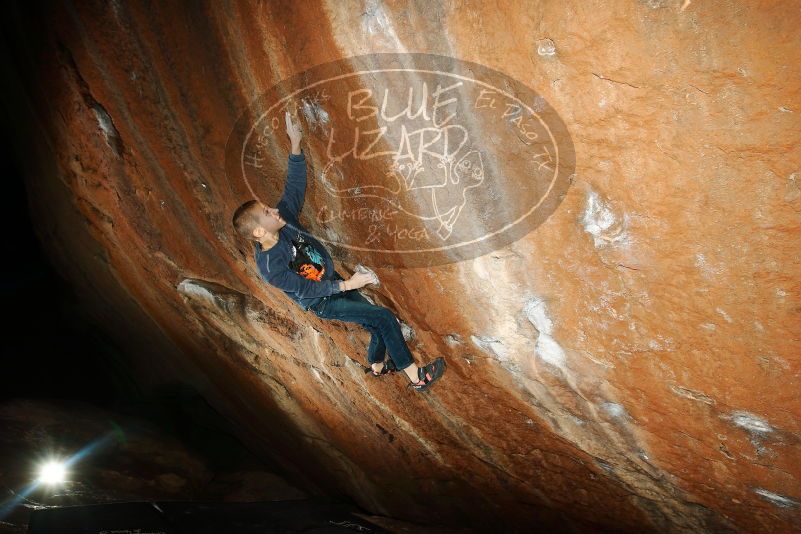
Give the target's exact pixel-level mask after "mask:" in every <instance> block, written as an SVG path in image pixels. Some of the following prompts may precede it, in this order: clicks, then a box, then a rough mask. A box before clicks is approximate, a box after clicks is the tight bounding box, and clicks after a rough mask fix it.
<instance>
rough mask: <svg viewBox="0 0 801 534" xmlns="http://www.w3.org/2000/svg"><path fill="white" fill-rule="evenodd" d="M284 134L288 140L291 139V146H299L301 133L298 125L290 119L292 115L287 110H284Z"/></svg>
mask: <svg viewBox="0 0 801 534" xmlns="http://www.w3.org/2000/svg"><path fill="white" fill-rule="evenodd" d="M286 134H287V135H288V136H289V140H290V141H292V147H293V148H295V147H299V146H300V138H301V135H302V134H301V131H300V125H299V124H297V123H295V122H293V121H292V116H291V115H290V114H289V111H287V112H286ZM293 152H294V150H293Z"/></svg>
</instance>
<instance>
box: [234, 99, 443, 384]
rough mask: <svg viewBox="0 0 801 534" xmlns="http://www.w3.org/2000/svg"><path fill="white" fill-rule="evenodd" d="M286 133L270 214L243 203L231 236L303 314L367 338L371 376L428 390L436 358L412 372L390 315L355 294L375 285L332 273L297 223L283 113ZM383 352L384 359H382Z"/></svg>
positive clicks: (296, 167)
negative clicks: (279, 190) (353, 326)
mask: <svg viewBox="0 0 801 534" xmlns="http://www.w3.org/2000/svg"><path fill="white" fill-rule="evenodd" d="M286 133H287V135H288V136H289V139H290V141H291V143H292V149H291V153H290V154H289V163H288V171H287V177H286V184H285V186H284V194H283V196H282V197H281V200H279V201H278V204H277V206H276V207H275V208H271V207H268V206H266V205H264V204H263V203H262V202H260V201H258V200H250V201H248V202H245V203H244V204H242V205H241V206H239V208H237V209H236V212H235V213H234V216H233V224H234V228H235V230H236V232H237V233H238V234H239V235H241V236H242V237H245V238H246V239H248V240H251V241H253V247H254V250H255V258H256V265H257V267H258V270H259V273H260V274H261V276H262V278H263V279H264V280H265V281H267V282H268V283H269V284H271V285H273V286H275V287H277V288H279V289H281V290H283V291H284V293H286V294H287V295H288V296H289V297H290V298H292V299H293V300H294V301H295V302H297V303H298V305H300V307H301V308H303V309H304V310H311V311H313V312H314V313H315V314H316V315H317V316H318V317H320V318H322V319H332V320H338V321H345V322H351V323H357V324H360V325H362V326H363V327H364V328H366V329H367V330H368V331H369V332H370V333H371V334H372V337H371V339H370V346H369V347H368V349H367V361H368V363H369V364H370V367H369V368H367V369H365V372H371V373H372V375H373V376H382V375H384V374H387V373H392V372H395V371H396V370H402V371H404V372H405V373H406V375H407V376H408V377H409V380H410V382H411V383H410V386H411V387H413V388H414V389H416V390H418V391H423V390H426V389H428V388H429V387H430V386H431V384H433V383H434V382H436V381H437V380H438V379H439V378H440V377H441V376H442V373H443V372H444V371H445V359H444V358H442V357H439V358H437V359H435V360H434V361H432V362H431V363H429V364H428V365H425V366H423V367H418V366H417V365H415V363H414V358H413V356H412V353H411V352H410V351H409V348H408V347H407V346H406V342H405V341H404V339H403V334H402V333H401V329H400V324H399V323H398V320H397V319H396V318H395V315H393V313H392V312H391V311H390V310H389V309H387V308H385V307H383V306H376V305H374V304H370V302H369V301H368V300H367V299H366V298H364V297H363V296H362V295H361V294H360V293H359V292H358V291H357V290H358V289H359V288H361V287H364V286H365V285H367V284H370V283H373V282H375V278H374V276H375V275H374V274H373V273H364V272H356V273H354V274H353V276H351V277H350V278H349V279H348V280H345V279H344V278H342V276H340V275H339V273H337V272H336V271H335V270H334V262H333V260H332V259H331V255H330V254H329V253H328V251H327V250H326V249H325V247H323V246H322V244H321V243H320V242H319V241H318V240H316V239H315V238H314V237H312V236H311V234H309V232H307V231H306V230H305V229H304V228H303V227H302V226H301V225H300V222H299V221H298V217H299V215H300V210H301V208H302V206H303V200H304V197H305V196H306V160H305V157H304V154H303V151H302V150H301V148H300V139H301V131H300V127H299V125H298V124H295V123H294V122H293V121H292V117H291V116H290V114H289V112H288V111H287V112H286ZM387 351H389V358H388V359H387V358H385V356H386V353H387Z"/></svg>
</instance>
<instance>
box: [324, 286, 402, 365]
mask: <svg viewBox="0 0 801 534" xmlns="http://www.w3.org/2000/svg"><path fill="white" fill-rule="evenodd" d="M337 277H338V278H341V277H340V276H339V274H338V273H337ZM309 310H311V311H313V312H314V313H315V314H316V315H317V317H320V318H321V319H334V320H337V321H345V322H348V323H356V324H359V325H361V326H363V327H364V328H366V329H367V330H368V331H369V332H370V333H371V334H372V337H371V338H370V346H369V347H368V348H367V362H368V363H370V364H373V363H377V362H382V361H384V356H385V354H386V352H387V350H388V351H389V357H390V358H392V362H393V363H394V364H395V367H396V368H397V369H406V368H407V367H409V365H411V364H412V363H414V358H413V357H412V353H411V352H409V348H408V347H407V346H406V341H405V340H404V339H403V333H402V332H401V329H400V324H398V320H397V319H395V315H394V314H393V313H392V312H391V311H390V310H389V309H388V308H385V307H383V306H376V305H375V304H370V302H368V301H367V299H366V298H364V297H363V296H362V295H361V294H360V293H359V292H358V290H355V289H352V290H350V291H343V292H342V293H335V294H333V295H330V296H328V297H323V299H322V300H321V301H320V302H318V303H317V304H315V305H314V306H310V307H309Z"/></svg>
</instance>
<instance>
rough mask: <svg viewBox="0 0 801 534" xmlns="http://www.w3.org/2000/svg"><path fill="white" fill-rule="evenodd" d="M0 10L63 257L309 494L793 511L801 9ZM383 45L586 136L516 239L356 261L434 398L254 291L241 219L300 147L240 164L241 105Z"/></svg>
mask: <svg viewBox="0 0 801 534" xmlns="http://www.w3.org/2000/svg"><path fill="white" fill-rule="evenodd" d="M7 10H8V11H7V14H8V16H7V17H6V20H5V21H4V22H3V28H4V34H5V39H6V41H7V43H8V52H7V55H6V59H5V68H6V70H7V72H6V74H5V76H4V78H5V79H6V80H7V82H6V87H5V91H6V98H5V99H4V100H5V103H6V104H7V105H8V112H9V113H10V116H11V117H12V119H13V121H14V122H13V125H14V126H13V127H14V128H15V129H17V130H18V140H19V150H20V153H21V154H24V164H25V168H26V173H27V177H28V191H29V194H30V204H31V205H30V209H31V210H32V213H33V215H34V217H35V218H36V220H37V221H38V226H37V232H38V234H39V235H40V237H41V239H42V241H43V242H44V243H45V244H46V245H47V249H48V250H49V251H50V253H51V254H52V260H53V261H54V263H55V264H56V265H58V266H59V268H60V269H61V270H62V271H63V272H64V275H65V276H67V277H68V278H69V279H70V280H72V281H73V282H74V283H75V284H76V286H77V287H78V288H80V291H81V293H82V294H83V295H84V296H85V297H86V300H87V302H88V303H91V310H92V312H93V313H94V315H95V317H96V318H97V321H98V322H99V323H100V324H102V325H103V327H104V328H107V329H108V330H109V331H110V332H113V333H115V334H116V335H117V337H118V339H120V340H121V342H123V343H124V344H125V346H126V347H127V348H128V349H130V353H131V355H132V358H135V361H136V362H137V365H138V369H139V373H140V375H141V376H140V379H141V380H143V381H144V382H148V383H153V384H155V383H158V382H159V381H163V380H174V379H176V378H179V379H182V380H186V381H189V382H192V383H193V384H195V385H196V386H197V387H199V388H201V389H202V390H203V391H204V394H205V395H206V396H207V397H208V398H209V399H210V401H211V402H213V404H214V405H215V406H216V407H217V408H218V409H219V410H221V411H222V412H224V413H225V414H226V415H227V416H228V417H230V418H231V419H232V420H234V421H236V422H237V424H238V425H239V426H240V428H241V429H242V430H241V432H242V436H243V437H244V438H245V439H247V440H248V441H249V443H251V444H252V446H253V447H254V449H255V450H257V451H259V453H260V454H263V455H265V456H271V457H272V458H273V459H277V460H279V461H282V462H283V463H284V464H285V465H287V466H288V469H291V470H293V472H294V480H293V483H295V484H296V485H298V487H302V488H304V490H307V491H312V492H313V491H322V492H341V493H345V494H348V495H350V496H351V497H353V498H354V499H355V500H356V501H357V502H358V503H359V504H360V505H362V506H363V507H364V508H365V509H367V510H369V511H370V512H372V513H375V514H381V515H388V516H393V517H396V518H402V519H406V520H409V521H424V520H426V518H427V517H429V516H428V514H431V513H432V511H433V514H434V517H433V518H431V520H433V521H434V522H436V523H439V524H450V525H454V526H472V527H474V528H477V529H485V530H492V529H494V530H506V531H519V532H531V531H535V530H537V529H542V530H548V529H551V530H553V529H561V530H573V531H577V532H586V531H591V530H592V529H598V530H609V529H617V530H620V531H631V532H634V531H637V532H642V531H660V532H668V531H693V532H765V531H774V532H790V531H801V530H799V524H801V449H800V448H799V440H800V439H801V426H800V423H799V421H801V399H800V398H799V395H798V391H799V385H801V380H800V379H799V373H801V284H800V283H799V280H801V259H800V258H801V255H800V254H799V251H800V250H801V247H800V246H799V245H801V241H800V240H799V237H801V232H800V230H801V163H800V162H801V148H799V146H800V144H799V142H798V141H799V136H800V135H801V120H800V119H799V117H801V77H800V76H799V72H798V65H799V62H800V61H801V8H799V5H798V3H796V2H793V1H752V2H736V1H734V0H722V1H720V2H714V3H710V2H700V1H689V0H675V1H674V0H648V1H634V0H631V1H624V0H619V1H614V2H600V1H595V0H592V1H587V0H568V1H563V2H544V1H542V2H537V1H531V2H524V1H511V0H510V1H504V2H478V1H474V2H468V1H452V2H390V1H387V2H379V1H366V2H351V1H347V2H339V1H334V0H330V1H328V2H324V1H304V2H231V3H224V2H153V3H149V2H116V1H111V2H100V1H93V2H63V3H62V2H59V3H54V4H52V5H50V4H43V5H42V6H40V8H38V9H36V10H33V9H31V8H23V7H21V6H20V5H15V6H13V7H8V8H7ZM383 52H391V53H413V52H424V53H430V54H438V55H441V56H448V57H452V58H459V59H461V60H465V61H470V62H474V63H477V64H480V65H484V66H486V67H488V68H491V69H494V70H496V71H499V72H502V73H503V74H504V75H506V76H508V77H509V78H511V79H514V80H517V81H519V82H520V83H521V84H523V85H525V86H527V87H529V88H531V89H532V90H533V91H535V92H536V94H538V95H540V96H541V97H542V98H543V99H544V100H545V101H546V102H547V103H548V105H550V106H551V107H552V108H553V109H554V110H555V111H556V112H557V113H558V115H559V116H560V117H561V119H562V120H563V121H564V124H565V125H566V128H567V130H568V132H569V134H570V137H571V138H572V143H573V146H574V150H575V170H574V173H573V175H572V176H571V183H570V187H569V188H567V189H566V191H565V194H564V197H563V198H562V199H561V203H560V204H559V205H558V206H557V207H555V210H554V211H553V213H552V214H551V215H550V217H548V218H547V219H546V220H544V221H543V222H542V223H541V224H539V225H538V226H537V227H536V228H534V229H532V230H531V231H530V232H528V233H526V234H525V235H523V236H522V237H520V238H519V239H516V240H515V241H513V242H511V243H508V244H506V245H504V246H502V247H499V248H497V249H496V250H493V251H490V252H487V253H486V254H483V255H481V256H478V257H475V258H468V259H464V260H463V261H452V262H449V263H440V264H438V265H431V266H428V267H409V266H403V265H397V264H394V265H388V264H386V263H382V258H381V257H380V255H378V256H375V255H373V256H371V261H370V263H368V265H369V266H371V267H373V268H374V269H375V270H376V272H377V273H378V275H379V277H380V278H381V281H382V283H381V286H380V288H378V289H377V290H368V291H366V293H367V294H368V295H369V296H371V297H372V298H374V299H375V300H376V301H378V302H380V303H382V304H384V305H386V306H387V307H390V308H391V309H393V311H395V312H396V314H397V315H398V317H399V318H400V319H401V320H402V321H403V322H404V323H406V324H407V325H408V326H409V328H410V333H411V334H412V337H411V339H410V347H411V348H412V349H413V352H414V353H415V355H416V357H417V359H418V361H419V362H422V361H428V360H430V359H431V358H433V357H435V356H437V355H443V356H444V357H445V358H446V359H447V361H448V364H449V367H448V372H447V374H446V375H445V377H444V378H443V380H442V381H441V382H439V383H438V384H437V385H436V386H434V387H433V388H432V389H431V390H430V391H429V392H427V393H426V394H424V395H421V394H419V393H416V392H414V391H411V390H410V389H409V388H406V387H403V386H405V381H404V380H405V379H404V378H403V377H400V376H394V377H389V378H385V379H382V380H375V379H372V378H370V377H367V375H365V374H364V373H363V372H362V366H363V365H364V364H365V362H366V357H365V352H366V346H367V341H368V339H369V337H368V334H367V332H366V331H364V330H363V329H361V328H359V327H357V326H354V325H348V324H345V323H337V322H328V321H322V320H319V319H318V318H317V317H315V316H314V315H312V314H304V313H303V312H302V311H301V310H299V309H298V308H297V306H296V305H295V304H294V303H293V302H291V301H290V300H289V299H287V298H286V297H285V296H284V295H283V294H281V293H280V292H279V291H277V290H274V289H272V288H271V287H269V286H267V285H266V284H265V283H264V282H263V281H262V280H261V279H260V278H259V275H258V272H257V271H256V268H255V264H254V262H253V258H252V249H251V247H250V245H249V244H247V243H244V242H241V241H240V240H238V239H237V238H236V237H235V236H234V234H233V230H232V227H231V224H230V219H231V215H232V213H233V210H234V209H235V208H236V207H237V206H238V205H239V204H241V203H242V202H243V201H245V200H248V199H249V198H251V197H252V196H253V194H256V195H259V196H262V197H263V198H265V199H269V198H273V199H274V198H275V197H274V196H273V197H271V196H270V195H271V194H272V192H273V191H276V190H279V191H280V188H281V187H282V183H283V182H282V181H283V172H284V171H285V165H286V154H287V149H288V142H287V140H286V139H285V136H281V135H278V136H276V137H275V142H273V143H271V144H268V145H267V146H266V148H265V151H264V153H262V156H263V158H264V165H265V166H266V168H267V169H270V170H271V171H274V172H270V173H267V175H266V178H265V179H264V180H263V181H262V182H260V184H258V185H257V186H256V190H255V191H253V190H251V189H249V187H250V186H249V185H248V184H245V183H244V182H242V181H241V180H240V181H237V180H235V179H232V177H231V175H230V173H227V172H226V157H227V154H226V143H227V141H228V139H229V135H230V134H231V132H232V130H233V129H234V126H235V124H236V121H237V120H238V119H239V117H240V116H241V115H242V113H243V112H245V110H247V109H248V108H249V106H250V105H251V103H252V102H253V101H254V100H256V99H257V98H258V97H259V96H260V95H261V94H262V93H263V92H264V91H267V90H268V89H269V88H270V87H272V86H274V85H275V84H277V83H278V82H280V81H281V80H285V79H287V78H290V77H292V76H294V75H296V74H297V73H301V72H303V71H304V70H306V69H309V68H310V67H313V66H315V65H319V64H323V63H326V62H331V61H335V60H340V59H342V58H348V57H351V56H356V55H362V54H370V53H383ZM330 96H333V97H336V96H337V95H336V94H331V95H330ZM320 109H324V110H325V111H326V113H330V114H331V115H330V120H331V121H333V122H336V119H338V118H340V119H341V118H342V117H343V116H344V113H345V112H344V111H343V110H342V109H340V108H337V107H336V106H333V105H332V106H330V107H326V104H322V108H320V107H318V108H315V110H314V113H312V114H311V115H309V114H308V113H307V114H305V115H304V113H299V114H298V116H299V117H300V119H301V126H302V127H303V129H304V132H305V137H304V145H303V146H304V150H305V151H306V153H307V159H308V161H309V165H310V167H309V176H310V179H309V186H308V194H307V198H306V205H305V207H304V215H303V217H302V218H301V221H303V222H305V223H307V225H308V226H309V228H310V229H312V230H315V231H323V229H322V228H321V225H320V224H319V221H318V220H317V219H315V216H314V215H315V213H317V212H318V210H319V209H320V208H321V207H322V206H323V205H325V203H326V202H327V197H326V195H325V191H324V186H323V185H322V183H321V182H320V181H319V180H318V179H317V178H319V173H320V170H321V169H320V162H321V161H323V156H324V150H323V149H324V146H325V145H324V144H323V143H322V142H321V141H320V140H321V139H322V138H321V137H319V136H317V135H316V134H315V125H321V124H322V123H325V122H326V119H325V118H323V119H321V118H320V113H319V110H320ZM300 111H303V110H300ZM279 133H281V132H280V131H279ZM472 133H473V134H476V133H480V134H481V135H482V136H486V138H487V139H490V138H493V136H505V135H508V129H507V124H506V123H504V122H502V121H499V122H498V123H496V124H492V123H487V122H484V123H481V124H480V125H478V126H476V127H475V128H474V129H473V130H472ZM498 146H499V147H503V146H504V144H503V143H499V144H498ZM521 146H522V145H521ZM499 149H500V148H499ZM521 159H522V158H521ZM362 163H363V167H362V168H361V169H360V171H363V172H368V173H369V172H372V171H375V172H377V169H373V168H371V163H370V162H369V160H368V161H366V162H362ZM505 170H506V182H503V183H501V182H498V183H495V184H492V185H490V188H491V190H492V191H493V194H494V197H493V198H495V199H497V203H496V204H495V205H494V207H499V209H500V206H503V205H504V204H505V203H506V202H511V201H512V199H515V198H517V197H518V195H519V194H521V192H525V191H526V190H527V187H529V185H528V184H529V183H530V182H529V181H528V179H529V176H528V174H527V171H526V170H525V167H524V165H523V163H522V161H521V162H520V163H518V162H516V161H514V160H512V161H508V160H507V162H506V168H505ZM474 223H475V224H479V225H480V224H482V221H480V220H479V221H477V222H475V221H474ZM12 230H13V229H12ZM326 231H333V232H334V233H335V234H337V235H339V236H346V237H347V236H354V235H356V234H357V233H358V232H360V231H362V230H361V229H360V227H359V225H358V224H356V223H355V222H354V221H352V220H346V219H345V220H334V221H331V222H330V224H329V225H328V226H327V230H326ZM337 259H338V260H342V261H341V262H340V263H339V266H338V270H339V271H340V272H341V273H343V274H344V273H349V272H352V269H353V267H354V265H353V263H352V261H351V260H350V259H348V258H347V257H346V255H345V254H344V253H343V254H337ZM365 377H367V378H365ZM289 466H291V467H289Z"/></svg>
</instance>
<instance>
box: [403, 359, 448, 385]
mask: <svg viewBox="0 0 801 534" xmlns="http://www.w3.org/2000/svg"><path fill="white" fill-rule="evenodd" d="M444 372H445V358H443V357H442V356H440V357H439V358H437V359H436V360H434V361H432V362H431V363H429V364H428V365H426V366H424V367H418V368H417V377H418V378H419V380H418V381H417V382H412V383H411V384H409V386H411V387H413V388H414V389H416V390H417V391H425V390H427V389H428V388H430V387H431V384H433V383H434V382H436V381H437V380H439V378H440V377H441V376H442V373H444Z"/></svg>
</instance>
